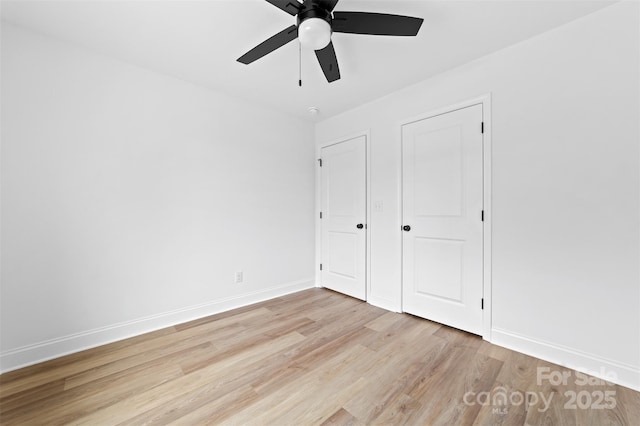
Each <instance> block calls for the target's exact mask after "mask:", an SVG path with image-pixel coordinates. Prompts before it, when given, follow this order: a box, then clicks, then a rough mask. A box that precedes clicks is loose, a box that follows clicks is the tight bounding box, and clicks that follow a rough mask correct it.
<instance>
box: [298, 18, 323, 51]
mask: <svg viewBox="0 0 640 426" xmlns="http://www.w3.org/2000/svg"><path fill="white" fill-rule="evenodd" d="M298 38H300V44H301V45H302V47H304V48H306V49H313V50H320V49H324V48H325V47H326V46H327V45H328V44H329V42H330V41H331V26H330V25H329V23H328V22H327V21H325V20H324V19H320V18H309V19H305V20H304V21H302V22H301V23H300V26H299V27H298Z"/></svg>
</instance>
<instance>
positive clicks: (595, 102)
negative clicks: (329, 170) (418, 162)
mask: <svg viewBox="0 0 640 426" xmlns="http://www.w3.org/2000/svg"><path fill="white" fill-rule="evenodd" d="M638 16H639V13H638V3H637V2H625V3H621V4H616V5H613V6H611V7H608V8H605V9H603V10H601V11H599V12H596V13H594V14H592V15H588V16H586V17H584V18H582V19H579V20H577V21H574V22H571V23H569V24H567V25H564V26H562V27H560V28H557V29H555V30H553V31H550V32H548V33H545V34H542V35H540V36H537V37H535V38H533V39H530V40H528V41H525V42H523V43H520V44H517V45H514V46H512V47H510V48H507V49H505V50H502V51H500V52H497V53H495V54H492V55H490V56H487V57H484V58H482V59H480V60H478V61H475V62H473V63H470V64H467V65H465V66H462V67H460V68H457V69H455V70H452V71H450V72H447V73H445V74H442V75H440V76H437V77H435V78H431V79H428V80H426V81H424V82H422V83H420V84H417V85H415V86H412V87H409V88H406V89H404V90H401V91H398V92H396V93H394V94H392V95H390V96H387V97H384V98H382V99H379V100H377V101H374V102H372V103H369V104H367V105H363V106H361V107H359V108H356V109H354V110H351V111H349V112H346V113H343V114H341V115H339V116H336V117H333V118H330V119H327V120H325V121H323V122H321V123H318V124H317V125H316V143H317V144H318V145H320V144H323V143H326V142H328V141H335V140H339V139H340V138H342V137H343V136H349V135H353V134H354V133H357V132H359V131H362V130H370V132H371V141H370V142H371V165H370V169H371V182H370V185H371V200H372V201H374V202H375V201H382V202H383V203H384V211H383V212H382V213H376V212H373V213H372V217H371V218H370V220H369V223H370V231H371V241H372V243H371V246H370V250H371V277H370V286H371V287H370V288H371V292H370V294H369V300H370V301H371V302H372V303H374V304H378V305H381V306H386V307H389V308H391V309H396V310H401V281H400V280H401V257H400V249H401V232H400V225H401V223H400V222H401V212H400V191H399V188H400V176H401V175H400V170H401V169H400V167H401V162H400V131H399V123H400V122H401V121H402V120H404V119H407V118H411V117H414V116H417V115H420V114H424V113H427V112H429V111H432V110H436V109H439V108H442V107H445V106H447V105H452V104H456V103H458V102H461V101H464V100H466V99H471V98H475V97H477V96H480V95H482V94H485V93H491V96H492V111H491V112H492V122H491V123H490V125H491V126H492V144H493V152H492V162H493V169H492V170H493V175H492V178H493V184H492V226H493V232H492V241H493V252H492V268H493V279H492V291H493V298H492V301H493V309H492V312H493V317H492V333H491V337H490V338H491V340H492V341H494V342H496V343H498V344H501V345H504V346H508V347H511V348H514V349H516V350H520V351H523V352H527V353H530V354H532V355H536V356H539V357H541V358H546V359H549V360H552V361H555V362H557V363H560V364H566V365H568V366H570V367H574V368H578V369H581V370H589V371H592V372H593V371H597V370H599V369H600V368H604V369H606V372H607V373H609V372H615V374H617V376H618V382H620V383H623V384H626V385H628V386H633V387H636V388H640V284H639V283H640V276H639V271H640V269H639V267H640V264H639V256H640V241H639V239H640V203H639V197H640V178H639V170H640V150H639V145H640V144H639V141H640V130H639V120H638V117H639V115H640V105H639V104H640V102H639V99H640V98H639V94H640V86H639V78H638V76H639V75H640V67H639V63H640V61H639V59H640V57H639V55H640V41H639V40H640V37H639V36H640V34H639V30H638V28H639V21H638Z"/></svg>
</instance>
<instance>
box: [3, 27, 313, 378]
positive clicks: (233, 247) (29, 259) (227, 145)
mask: <svg viewBox="0 0 640 426" xmlns="http://www.w3.org/2000/svg"><path fill="white" fill-rule="evenodd" d="M1 76H2V87H1V88H2V105H1V106H2V117H1V120H2V133H1V136H2V187H1V190H2V241H1V243H2V275H1V279H2V286H1V318H0V320H1V324H2V325H1V329H0V331H1V342H0V343H1V349H2V365H1V368H2V370H8V369H12V368H15V367H17V366H19V365H24V364H28V363H32V362H35V361H38V360H41V359H44V358H49V357H53V356H56V355H60V354H62V353H65V352H72V351H76V350H78V349H81V348H83V347H88V346H93V345H97V344H100V343H104V342H106V341H110V340H115V339H120V338H123V337H125V336H128V335H132V334H136V333H140V332H143V331H147V330H150V329H154V328H158V327H162V326H165V325H168V324H173V323H176V322H181V321H184V320H187V319H190V318H195V317H199V316H203V315H207V314H210V313H213V312H217V311H220V310H224V309H229V308H232V307H235V306H239V305H242V304H246V303H249V302H253V301H257V300H261V299H265V298H269V297H273V296H275V295H280V294H284V293H287V292H291V291H295V290H298V289H301V288H307V287H310V286H312V285H313V273H314V267H313V264H314V258H313V251H314V236H313V223H314V222H313V220H314V217H315V215H314V205H313V203H314V194H313V191H314V174H313V173H314V146H313V125H312V124H310V123H306V122H303V121H299V120H297V119H295V118H292V117H289V116H285V115H281V114H278V113H275V112H272V111H270V110H267V109H265V108H261V107H258V106H253V105H252V104H249V103H247V102H244V101H241V100H238V99H234V98H230V97H227V96H224V95H221V94H218V93H215V92H213V91H210V90H207V89H204V88H202V87H198V86H195V85H192V84H189V83H186V82H183V81H180V80H177V79H174V78H170V77H167V76H164V75H160V74H156V73H153V72H151V71H148V70H144V69H141V68H137V67H135V66H131V65H128V64H126V63H123V62H119V61H116V60H112V59H109V58H106V57H102V56H99V55H95V54H93V53H91V52H89V51H86V50H83V49H80V48H76V47H74V46H72V45H68V44H65V43H62V42H57V41H54V40H52V39H48V38H45V37H41V36H39V35H36V34H35V33H31V32H28V31H26V30H23V29H20V28H17V27H15V26H11V25H8V24H5V23H3V25H2V74H1ZM236 270H243V271H244V279H245V282H244V283H243V284H234V281H233V280H234V272H235V271H236Z"/></svg>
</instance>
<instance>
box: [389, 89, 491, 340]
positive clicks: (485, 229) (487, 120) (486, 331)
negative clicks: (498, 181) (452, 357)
mask: <svg viewBox="0 0 640 426" xmlns="http://www.w3.org/2000/svg"><path fill="white" fill-rule="evenodd" d="M474 105H482V122H483V123H484V133H483V135H482V175H483V177H482V185H483V190H482V204H483V210H484V222H483V223H482V225H483V226H482V253H483V254H482V297H483V299H484V309H483V311H482V338H483V339H484V340H487V341H491V317H492V315H491V312H492V306H493V304H492V295H491V287H492V284H491V283H492V281H491V277H492V275H491V222H492V218H493V215H492V209H491V127H492V126H491V92H489V93H485V94H483V95H480V96H478V97H475V98H471V99H467V100H464V101H461V102H457V103H455V104H450V105H447V106H443V107H440V108H436V109H434V110H431V111H429V112H427V113H423V114H420V115H417V116H413V117H409V118H406V119H404V120H402V121H400V122H399V123H398V132H399V138H398V140H399V141H400V146H399V148H398V149H399V150H400V183H399V186H400V187H399V195H400V196H399V197H398V198H399V200H400V201H399V203H400V205H399V207H400V222H402V218H403V217H404V211H403V210H402V204H403V203H402V194H403V190H404V188H403V182H402V176H403V175H404V174H403V173H404V164H403V162H402V158H403V152H402V127H403V126H405V125H407V124H411V123H415V122H416V121H421V120H425V119H428V118H433V117H436V116H438V115H443V114H447V113H449V112H453V111H457V110H460V109H463V108H467V107H470V106H474ZM400 226H402V224H400ZM400 226H398V232H402V231H401V230H400ZM401 250H402V248H401ZM402 256H404V253H402ZM402 259H404V258H402ZM401 269H402V268H401ZM400 274H401V275H402V271H400ZM401 279H402V280H404V277H402V278H401ZM403 282H404V281H401V283H400V295H401V296H400V301H401V302H400V303H402V296H403V294H402V291H403V289H402V287H403V286H402V283H403ZM403 312H404V310H403Z"/></svg>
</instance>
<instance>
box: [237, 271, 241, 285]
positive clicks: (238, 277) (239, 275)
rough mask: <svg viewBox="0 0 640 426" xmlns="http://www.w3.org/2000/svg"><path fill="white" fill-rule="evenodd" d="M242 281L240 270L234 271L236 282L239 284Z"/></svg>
mask: <svg viewBox="0 0 640 426" xmlns="http://www.w3.org/2000/svg"><path fill="white" fill-rule="evenodd" d="M241 282H242V271H236V284H240V283H241Z"/></svg>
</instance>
